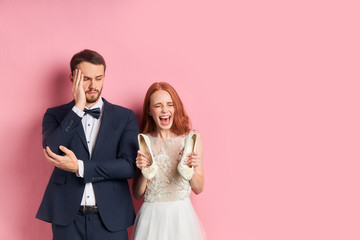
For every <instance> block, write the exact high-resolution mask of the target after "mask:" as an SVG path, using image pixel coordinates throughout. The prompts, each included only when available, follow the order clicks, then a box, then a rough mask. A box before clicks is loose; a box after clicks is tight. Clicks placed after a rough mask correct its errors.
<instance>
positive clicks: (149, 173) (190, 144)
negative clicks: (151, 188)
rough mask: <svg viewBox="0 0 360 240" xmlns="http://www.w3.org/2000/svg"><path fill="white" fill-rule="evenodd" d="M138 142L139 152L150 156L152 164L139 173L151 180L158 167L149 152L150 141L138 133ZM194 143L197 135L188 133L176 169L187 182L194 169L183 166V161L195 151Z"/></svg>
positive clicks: (151, 153)
mask: <svg viewBox="0 0 360 240" xmlns="http://www.w3.org/2000/svg"><path fill="white" fill-rule="evenodd" d="M138 141H139V147H140V150H141V151H143V152H146V153H149V154H150V157H151V163H152V164H151V165H150V166H149V167H144V168H142V169H141V172H142V174H143V175H144V177H145V178H146V179H148V180H151V179H153V178H154V177H155V175H156V173H157V171H158V168H159V167H158V165H157V164H156V161H155V158H154V154H153V152H152V151H151V143H150V139H149V137H148V136H146V135H145V134H142V133H140V134H139V135H138ZM196 143H197V134H196V133H194V132H190V133H189V134H188V135H187V136H186V138H185V146H184V151H183V154H182V156H181V160H180V162H179V164H178V167H177V169H178V171H179V173H180V175H181V176H182V177H183V178H184V179H185V180H187V181H189V180H190V179H191V178H192V176H193V175H194V167H189V166H188V165H186V164H185V160H186V158H187V156H186V155H187V154H190V153H192V152H194V151H195V149H196Z"/></svg>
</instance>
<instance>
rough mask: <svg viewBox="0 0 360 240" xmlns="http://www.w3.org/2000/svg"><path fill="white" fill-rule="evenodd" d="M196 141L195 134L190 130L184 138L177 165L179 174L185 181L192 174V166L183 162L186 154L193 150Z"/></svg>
mask: <svg viewBox="0 0 360 240" xmlns="http://www.w3.org/2000/svg"><path fill="white" fill-rule="evenodd" d="M196 143H197V134H196V133H194V132H190V133H189V134H188V135H187V136H186V138H185V146H184V151H183V155H182V157H181V160H180V163H179V165H178V167H177V169H178V171H179V173H180V175H181V176H182V177H183V178H184V179H185V180H187V181H189V180H190V179H191V178H192V176H193V175H194V167H189V166H188V165H185V164H184V162H185V160H186V158H187V157H186V155H187V154H190V153H192V152H194V151H195V149H196Z"/></svg>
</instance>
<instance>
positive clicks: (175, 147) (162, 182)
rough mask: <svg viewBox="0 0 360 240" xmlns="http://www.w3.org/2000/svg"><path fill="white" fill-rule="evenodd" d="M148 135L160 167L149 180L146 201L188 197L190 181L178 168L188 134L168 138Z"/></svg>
mask: <svg viewBox="0 0 360 240" xmlns="http://www.w3.org/2000/svg"><path fill="white" fill-rule="evenodd" d="M148 136H149V138H150V141H151V150H152V151H153V154H154V158H155V161H156V163H157V165H158V167H159V169H158V172H157V173H156V176H155V177H154V178H153V179H152V180H151V181H148V182H147V187H146V191H145V196H144V201H145V202H169V201H176V200H184V199H185V198H188V197H189V196H190V193H191V187H190V183H189V181H186V180H185V179H184V178H182V177H181V175H180V174H179V172H178V170H177V165H178V164H179V162H180V159H181V152H182V150H183V148H184V141H185V137H186V136H177V137H174V138H166V139H162V138H157V137H152V136H150V135H148Z"/></svg>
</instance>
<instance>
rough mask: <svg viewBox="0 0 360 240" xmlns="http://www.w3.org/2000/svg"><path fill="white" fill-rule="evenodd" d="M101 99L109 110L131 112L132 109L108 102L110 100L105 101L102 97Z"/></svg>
mask: <svg viewBox="0 0 360 240" xmlns="http://www.w3.org/2000/svg"><path fill="white" fill-rule="evenodd" d="M103 101H104V106H105V107H106V108H108V109H109V110H111V111H114V112H119V113H133V110H131V109H129V108H126V107H123V106H120V105H117V104H113V103H110V102H108V101H106V100H105V99H104V98H103Z"/></svg>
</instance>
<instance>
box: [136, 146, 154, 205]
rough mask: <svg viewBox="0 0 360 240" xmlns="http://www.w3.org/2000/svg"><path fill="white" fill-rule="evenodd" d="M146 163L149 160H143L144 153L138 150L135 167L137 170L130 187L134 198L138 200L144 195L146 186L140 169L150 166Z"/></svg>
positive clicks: (145, 180)
mask: <svg viewBox="0 0 360 240" xmlns="http://www.w3.org/2000/svg"><path fill="white" fill-rule="evenodd" d="M148 161H149V160H148V159H147V158H145V153H144V152H142V151H140V150H139V151H138V154H137V157H136V166H137V167H138V168H137V170H136V174H135V177H134V181H133V185H132V189H133V194H134V197H135V198H136V199H138V200H139V199H140V198H141V197H142V196H143V195H144V193H145V190H146V184H147V179H146V178H145V177H144V176H143V175H142V173H141V170H140V169H141V168H143V167H148V166H149V165H150V163H149V162H148Z"/></svg>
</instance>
